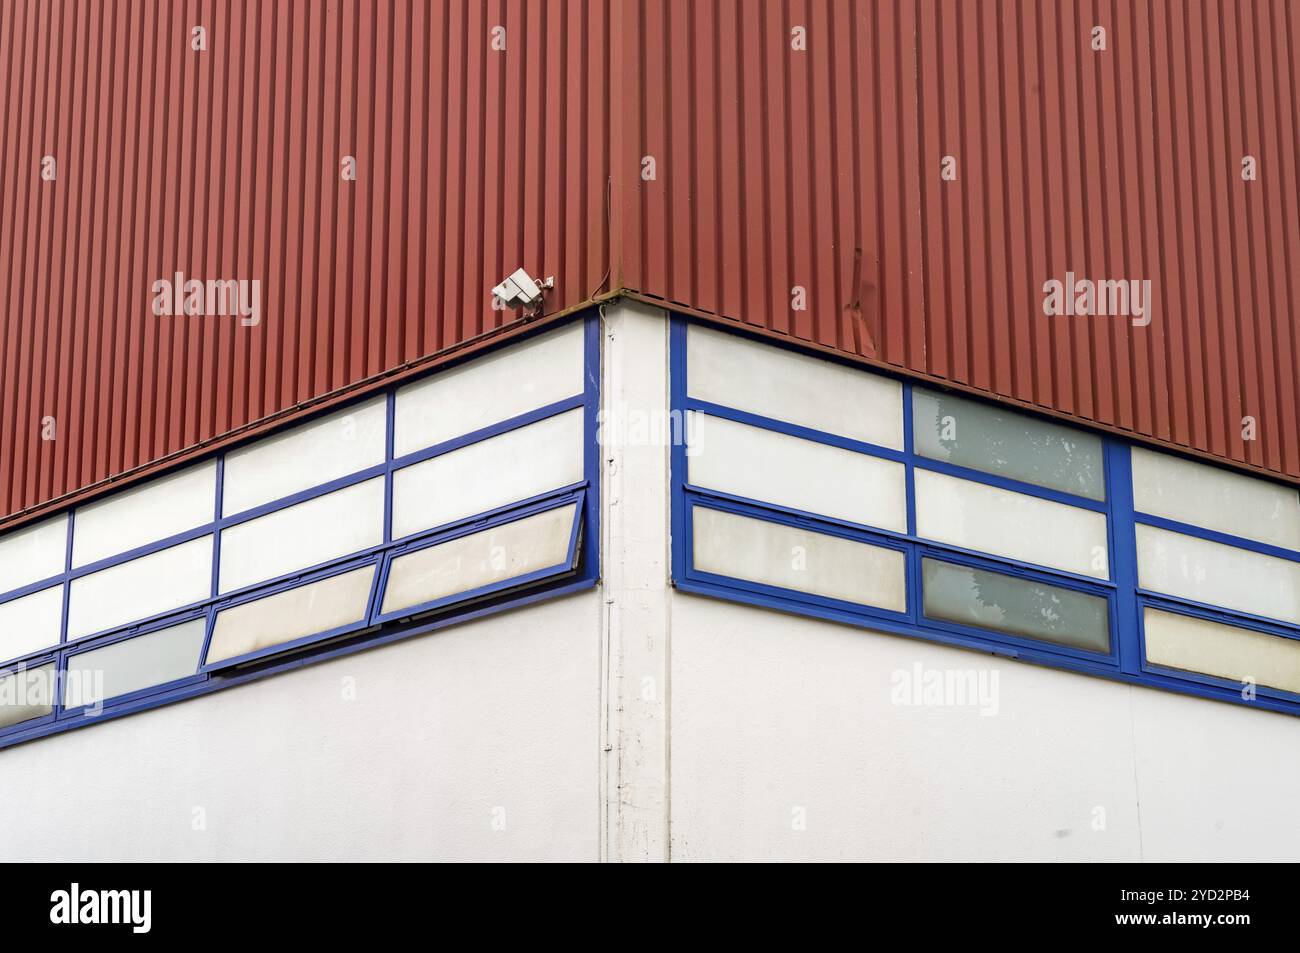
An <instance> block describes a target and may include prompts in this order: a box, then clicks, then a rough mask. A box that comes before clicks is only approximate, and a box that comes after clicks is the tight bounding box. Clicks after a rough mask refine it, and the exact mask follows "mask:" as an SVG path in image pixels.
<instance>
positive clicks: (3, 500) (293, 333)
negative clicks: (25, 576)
mask: <svg viewBox="0 0 1300 953" xmlns="http://www.w3.org/2000/svg"><path fill="white" fill-rule="evenodd" d="M609 22H610V18H609V11H608V8H607V6H606V5H605V4H603V3H601V2H597V0H550V2H545V3H538V2H525V0H510V2H488V3H479V2H470V0H456V2H444V0H440V2H437V3H427V2H424V0H396V2H383V3H374V4H370V3H362V2H356V0H344V2H330V3H325V2H317V0H277V2H274V3H256V2H244V0H203V2H196V0H186V2H179V0H175V2H174V0H142V2H130V3H128V2H102V3H85V2H82V0H66V2H37V0H6V2H4V3H0V342H2V347H3V353H2V354H0V373H2V374H3V377H2V379H0V473H2V474H3V475H4V483H3V494H2V495H0V512H2V513H11V512H14V511H16V510H19V509H21V508H23V507H30V506H32V505H34V504H37V503H39V502H41V501H45V500H49V499H51V498H53V497H57V496H59V495H61V494H64V493H66V492H68V491H70V490H75V489H77V488H79V487H84V486H86V485H88V484H91V483H94V482H95V481H99V480H103V479H104V478H106V477H109V476H112V475H115V474H120V473H123V472H124V471H128V470H131V469H132V468H133V467H137V466H139V465H141V464H145V463H148V462H149V461H153V460H156V459H158V458H160V457H164V456H166V455H168V454H173V453H177V452H178V451H182V450H185V449H186V448H190V447H193V446H195V445H196V444H199V443H200V442H202V441H205V440H208V439H210V438H213V437H216V436H218V435H221V434H224V433H226V432H228V431H230V430H232V429H234V428H237V427H239V426H241V425H244V424H247V423H248V422H250V421H255V420H258V419H260V418H264V417H266V416H267V415H269V414H273V413H275V412H277V411H280V410H283V409H284V408H289V407H293V406H294V405H296V404H299V403H300V402H303V401H306V400H309V399H311V398H314V397H317V396H319V395H321V394H325V393H328V392H331V391H334V390H335V389H337V388H340V387H344V386H346V385H349V384H352V383H354V382H357V381H360V380H362V379H364V378H367V377H369V376H371V375H375V374H378V373H380V372H382V371H385V370H388V369H390V368H393V367H395V366H397V365H400V364H401V363H403V362H405V361H411V360H414V359H417V358H420V357H422V356H424V355H428V354H432V353H435V352H438V351H441V350H444V349H446V348H448V347H450V346H453V345H456V344H458V343H460V342H464V341H466V340H469V339H472V338H475V337H476V336H478V335H481V334H483V333H485V332H489V331H491V330H492V329H494V328H496V327H498V326H500V325H501V324H502V323H504V322H506V321H514V320H516V319H517V312H499V311H494V310H492V308H491V306H490V292H489V289H490V288H491V287H492V285H494V284H495V283H496V282H497V281H499V280H500V279H501V278H502V277H503V276H504V275H505V274H506V273H507V272H508V271H510V270H513V269H514V268H516V267H518V266H519V265H521V264H522V265H525V266H527V267H529V268H531V269H534V270H536V271H540V270H542V269H545V270H546V271H547V272H548V273H553V274H554V275H555V277H556V291H555V293H554V296H553V300H552V301H551V302H550V306H549V308H548V310H552V311H554V310H559V309H562V308H565V307H569V306H572V305H576V304H578V303H580V302H582V301H584V300H587V299H588V298H590V296H591V295H592V294H593V292H595V291H596V290H597V288H598V287H599V286H600V285H601V283H602V281H603V280H605V279H606V278H607V272H608V268H609V259H608V208H607V205H608V199H607V186H606V183H607V179H608V174H609V169H608V156H609V145H608V144H609V119H608V117H609V114H610V90H609V84H608V83H607V82H606V81H605V77H606V76H607V73H608V53H607V51H608V49H609V42H610V41H609ZM195 26H202V27H204V28H205V29H206V31H207V36H206V47H207V49H206V50H205V51H196V50H194V49H193V48H192V39H193V34H192V30H193V28H194V27H195ZM497 26H502V27H504V28H505V34H504V44H505V50H504V51H501V50H497V49H494V48H493V41H494V40H497V39H498V36H499V34H494V33H493V28H494V27H497ZM497 45H500V43H499V42H498V44H497ZM46 155H49V156H53V157H54V160H55V165H54V179H53V180H52V181H47V180H44V179H42V177H41V171H42V157H43V156H46ZM344 155H352V156H355V157H356V160H357V178H356V180H355V181H343V180H342V178H341V171H342V167H341V157H342V156H344ZM177 271H180V272H182V273H183V274H184V275H186V276H187V277H191V276H193V277H199V278H201V279H207V278H245V279H258V280H260V281H261V289H262V290H261V293H262V302H261V311H262V315H263V318H262V321H261V323H260V324H259V325H258V326H256V327H242V326H240V324H239V323H238V321H237V320H235V319H232V318H229V317H188V318H167V317H163V318H157V317H155V316H154V315H153V314H152V313H151V310H150V306H151V301H152V299H153V294H152V292H151V290H150V288H151V283H152V282H153V281H154V280H155V279H158V278H163V277H170V276H171V275H173V274H174V273H175V272H177ZM47 418H53V420H52V423H51V422H50V421H48V420H47ZM42 421H46V423H45V424H44V425H43V423H42ZM51 426H52V427H53V428H54V429H53V435H54V437H55V439H53V440H45V439H42V437H43V436H49V435H50V431H49V427H51ZM43 429H44V431H45V432H44V434H43V433H42V431H43Z"/></svg>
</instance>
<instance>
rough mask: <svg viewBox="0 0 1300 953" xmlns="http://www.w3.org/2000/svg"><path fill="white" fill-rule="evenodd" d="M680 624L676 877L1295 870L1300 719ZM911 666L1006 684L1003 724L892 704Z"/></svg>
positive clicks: (936, 655)
mask: <svg viewBox="0 0 1300 953" xmlns="http://www.w3.org/2000/svg"><path fill="white" fill-rule="evenodd" d="M671 624H672V633H673V638H672V694H671V698H672V711H671V724H672V760H671V791H672V797H671V801H672V856H673V859H674V860H687V861H705V860H709V861H718V860H751V861H757V860H899V861H926V860H934V861H955V860H1001V861H1029V860H1036V861H1051V860H1072V861H1093V860H1096V861H1138V860H1148V861H1206V860H1236V861H1247V860H1295V859H1297V858H1300V823H1297V822H1296V817H1297V816H1300V759H1296V758H1294V757H1292V754H1291V753H1292V752H1294V751H1295V750H1296V748H1297V745H1300V719H1296V718H1293V717H1291V716H1287V715H1280V714H1274V713H1270V712H1265V711H1258V710H1257V711H1251V710H1249V709H1245V708H1242V707H1239V706H1236V705H1229V704H1225V703H1219V702H1212V701H1207V700H1205V699H1200V698H1192V697H1186V696H1182V695H1176V694H1172V693H1168V692H1162V691H1157V690H1155V689H1150V688H1139V687H1130V686H1127V685H1121V684H1118V683H1115V682H1110V681H1106V680H1103V679H1098V678H1090V677H1086V676H1082V675H1076V674H1072V673H1068V672H1062V671H1057V670H1054V669H1049V668H1042V667H1038V666H1034V665H1028V664H1025V663H1021V662H1013V661H1006V660H1001V659H998V658H996V657H994V656H991V655H987V654H983V653H979V652H973V651H967V650H961V649H952V648H948V647H945V646H939V645H934V644H930V643H926V642H921V641H918V640H914V639H906V638H902V637H897V636H891V635H884V634H879V633H875V632H868V631H864V630H861V629H856V628H852V627H849V626H843V625H837V624H834V623H830V622H822V621H819V620H814V619H805V618H800V617H797V616H793V615H787V614H784V613H778V612H774V611H770V610H766V609H758V608H751V607H748V606H741V605H736V604H731V603H725V602H720V601H717V600H713V599H708V598H703V597H698V596H691V595H687V594H682V593H676V594H675V595H674V597H673V600H672V621H671ZM918 662H919V663H920V664H921V665H922V666H923V670H924V671H932V670H944V669H949V668H951V669H961V670H977V671H978V670H981V669H982V670H986V671H990V672H991V671H994V670H996V671H997V673H998V679H997V692H996V696H995V697H996V701H997V706H996V711H995V713H992V714H989V715H981V714H980V707H979V706H978V705H972V706H970V707H944V706H933V705H930V706H911V705H901V704H895V702H894V694H895V693H894V687H895V684H894V682H893V681H892V680H891V679H892V676H893V673H894V672H895V671H900V670H902V671H907V672H909V673H910V672H914V671H915V669H914V666H915V665H916V664H917V663H918ZM986 684H989V685H991V684H992V683H991V682H986ZM990 710H991V711H992V709H990ZM1098 809H1100V811H1101V812H1104V816H1103V814H1101V813H1099V812H1098ZM1098 818H1103V819H1104V827H1103V828H1102V829H1094V823H1095V821H1096V820H1097V819H1098ZM800 827H802V829H799V828H800Z"/></svg>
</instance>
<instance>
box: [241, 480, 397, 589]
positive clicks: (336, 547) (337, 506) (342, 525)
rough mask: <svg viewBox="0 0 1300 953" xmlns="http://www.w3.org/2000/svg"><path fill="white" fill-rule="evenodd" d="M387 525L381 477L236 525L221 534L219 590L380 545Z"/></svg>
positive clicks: (281, 574)
mask: <svg viewBox="0 0 1300 953" xmlns="http://www.w3.org/2000/svg"><path fill="white" fill-rule="evenodd" d="M383 526H384V478H383V477H375V478H374V479H373V480H367V481H366V482H364V483H357V484H355V485H353V486H348V487H344V488H343V489H341V490H335V491H334V492H333V493H327V494H325V495H324V496H318V497H316V498H315V499H313V500H306V501H304V502H302V503H295V504H294V505H293V506H289V507H286V508H285V509H282V510H276V511H275V512H274V513H268V514H267V515H266V516H259V517H258V518H257V519H253V520H249V521H248V522H247V523H240V524H239V525H237V526H232V527H230V528H229V529H227V530H225V531H223V532H222V534H221V591H222V592H231V591H232V590H235V589H242V588H243V587H244V586H251V585H253V584H254V583H258V582H263V581H265V580H267V579H274V578H275V577H276V576H283V575H284V574H286V573H291V572H294V571H295V570H298V569H306V568H308V567H310V566H316V565H319V564H321V563H326V562H329V561H330V560H331V559H337V558H339V557H340V556H347V555H349V554H350V553H356V552H360V551H361V550H363V549H369V548H370V547H371V546H378V545H379V544H380V543H382V542H383V541H384V529H383Z"/></svg>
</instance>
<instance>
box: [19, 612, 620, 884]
mask: <svg viewBox="0 0 1300 953" xmlns="http://www.w3.org/2000/svg"><path fill="white" fill-rule="evenodd" d="M599 647H600V602H599V596H598V594H597V593H596V592H594V591H589V592H584V593H578V594H575V595H570V596H566V597H563V598H561V599H558V600H556V601H552V602H544V603H539V604H536V605H532V606H528V607H525V608H522V609H519V610H515V611H512V612H507V613H503V614H501V615H497V616H493V617H489V618H485V619H481V620H478V621H474V622H470V623H466V624H464V625H460V626H455V627H451V628H448V629H445V630H443V631H441V632H437V633H433V634H430V635H425V636H417V637H414V638H412V639H408V640H406V641H403V642H398V643H395V644H392V645H388V646H383V647H380V648H376V649H373V650H370V651H367V652H361V653H358V654H355V655H352V656H348V657H346V658H341V659H336V660H334V661H330V662H326V663H322V664H319V665H313V666H309V667H307V668H303V669H300V670H298V671H295V672H291V673H288V674H284V675H277V676H275V677H273V678H268V679H262V680H259V681H255V682H251V683H249V684H246V685H243V686H240V687H238V688H233V689H230V690H227V691H222V692H216V693H214V694H212V695H207V696H204V697H201V698H196V699H191V700H189V701H185V702H181V703H178V704H174V705H168V706H165V707H163V708H158V709H154V710H152V711H148V712H143V713H141V714H138V715H132V716H130V717H127V718H120V719H117V720H115V721H111V722H106V723H105V724H103V725H98V726H94V727H90V728H86V729H84V730H81V731H74V732H70V733H66V734H62V735H57V736H53V737H49V738H44V739H41V740H39V741H36V742H33V743H31V744H26V745H20V746H18V747H14V748H9V749H6V750H3V751H0V791H3V792H4V795H3V796H2V797H0V860H4V861H7V862H8V861H26V860H40V861H107V860H313V861H342V860H375V861H381V860H503V859H512V860H595V859H596V858H597V856H598V852H599V834H600V829H599V827H600V823H599V822H600V811H599V798H598V787H597V781H598V768H599V746H598V745H599V702H600V696H599V672H600V661H599ZM345 679H352V680H354V682H353V684H354V685H355V695H356V697H355V700H354V701H348V700H345V699H344V688H345V681H344V680H345ZM199 811H201V812H202V813H201V817H202V820H203V822H204V826H203V827H202V828H201V829H197V830H196V829H195V819H196V817H199V816H200V815H199V814H197V813H196V812H199ZM501 818H504V829H499V830H498V829H494V820H496V821H497V827H499V826H500V820H501Z"/></svg>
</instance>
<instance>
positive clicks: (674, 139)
mask: <svg viewBox="0 0 1300 953" xmlns="http://www.w3.org/2000/svg"><path fill="white" fill-rule="evenodd" d="M628 16H635V17H636V18H637V20H638V21H639V23H638V29H637V30H635V31H625V32H622V33H620V34H619V36H620V37H621V42H622V46H621V48H620V49H619V51H618V52H619V56H620V60H621V63H622V69H621V72H620V74H619V78H620V81H621V82H622V83H623V84H625V85H626V87H627V88H626V90H625V94H624V97H623V98H624V101H625V103H626V106H627V108H628V109H629V110H630V111H631V112H630V115H628V116H626V117H624V119H623V122H624V123H625V127H624V128H625V130H626V132H625V134H626V136H627V141H626V142H625V143H624V145H623V148H622V149H620V151H619V153H618V159H617V164H616V173H615V183H616V184H615V188H616V190H618V192H619V196H618V200H617V207H618V209H619V215H620V219H619V223H618V225H617V228H618V229H619V231H620V233H621V234H620V236H619V238H618V239H617V240H618V241H620V242H621V243H622V248H623V253H622V255H621V256H620V262H619V264H620V265H621V269H622V270H621V279H622V283H623V284H624V285H625V286H627V287H628V288H630V289H634V290H635V291H638V292H640V293H643V294H645V295H647V296H650V297H653V298H656V299H662V300H664V301H666V302H671V303H676V304H679V305H682V306H685V307H689V308H692V309H693V310H696V311H699V312H703V313H705V314H712V315H716V316H719V317H723V318H729V319H735V320H738V321H740V322H743V323H745V324H747V325H751V326H753V327H756V328H760V329H764V330H768V331H772V332H777V333H780V334H784V335H789V336H791V337H794V338H798V339H801V340H805V341H809V342H812V343H815V344H819V345H822V346H826V347H830V348H834V349H837V350H840V351H844V352H847V353H850V354H854V355H859V356H862V357H866V358H870V359H874V360H879V361H882V362H885V363H888V364H892V365H895V366H898V367H900V368H907V369H910V370H914V371H918V372H921V373H923V374H927V375H932V376H933V377H935V378H938V379H942V380H945V381H950V382H953V383H957V384H960V385H963V386H968V387H971V388H975V389H978V390H981V391H985V392H988V393H991V394H996V395H1000V396H1003V397H1008V398H1012V399H1015V400H1019V401H1023V402H1026V403H1029V404H1034V405H1038V406H1041V407H1044V408H1048V409H1051V410H1054V411H1058V412H1063V413H1067V414H1071V415H1075V416H1078V417H1082V418H1086V419H1089V420H1092V421H1096V422H1098V423H1101V424H1104V425H1107V426H1110V427H1114V428H1118V429H1121V430H1125V431H1130V432H1132V433H1135V434H1139V435H1144V436H1148V437H1152V438H1155V439H1157V440H1161V441H1165V442H1168V443H1171V444H1175V445H1178V446H1181V447H1185V448H1187V449H1190V450H1194V451H1198V452H1202V453H1208V454H1212V455H1216V456H1219V457H1222V458H1225V459H1229V460H1235V461H1238V462H1241V463H1245V464H1248V465H1250V466H1253V467H1258V468H1262V469H1266V470H1269V471H1273V472H1275V473H1279V474H1283V475H1286V476H1290V477H1293V478H1300V435H1298V434H1300V432H1298V431H1297V427H1296V423H1297V421H1296V406H1297V402H1298V398H1300V390H1298V386H1300V373H1298V371H1300V366H1298V363H1297V352H1296V346H1297V345H1296V341H1295V334H1296V332H1295V324H1294V315H1295V314H1296V313H1297V312H1300V228H1298V227H1297V224H1296V223H1297V222H1298V221H1300V199H1298V197H1297V170H1296V162H1297V159H1296V152H1297V148H1300V87H1297V82H1296V81H1297V66H1296V57H1297V55H1298V51H1300V11H1297V9H1296V8H1295V6H1294V5H1293V4H1288V3H1287V2H1285V0H1271V2H1269V0H1259V2H1255V3H1251V4H1241V3H1236V2H1232V0H1219V2H1206V0H1200V2H1183V0H1165V2H1152V3H1139V4H1126V3H1113V2H1103V0H1075V2H1067V3H1062V4H1040V3H1034V2H1031V0H1001V2H994V0H982V2H978V3H969V2H963V3H959V2H953V0H916V2H901V3H853V2H850V0H782V2H774V3H765V4H761V5H755V4H750V3H745V2H743V0H722V2H720V3H718V4H716V5H714V4H701V3H691V2H688V0H640V2H637V3H635V4H634V5H633V10H632V11H631V12H629V14H628ZM1094 25H1102V26H1104V27H1105V28H1106V31H1107V50H1106V51H1105V52H1094V51H1093V50H1092V49H1091V48H1090V43H1089V41H1090V32H1091V30H1092V28H1093V26H1094ZM796 26H799V27H803V28H804V29H805V30H806V35H807V50H806V51H805V52H799V51H794V50H792V49H791V30H792V29H793V28H794V27H796ZM1247 154H1249V155H1254V156H1256V157H1257V158H1258V161H1259V169H1260V176H1259V179H1258V181H1255V182H1249V183H1247V182H1243V181H1242V179H1241V176H1240V163H1241V158H1242V157H1243V156H1244V155H1247ZM646 155H650V156H654V157H655V159H656V163H657V176H656V178H655V179H654V180H653V181H642V180H641V178H640V177H639V176H638V175H637V172H638V171H639V168H640V166H639V163H640V159H641V157H642V156H646ZM945 155H952V156H955V157H956V159H957V162H958V179H957V181H955V182H944V181H941V179H940V174H939V173H940V162H941V159H942V157H943V156H945ZM1067 270H1072V271H1074V272H1075V273H1076V274H1077V275H1079V276H1081V277H1082V276H1086V277H1089V278H1150V279H1151V280H1152V283H1153V290H1154V293H1155V302H1156V312H1155V316H1154V320H1153V321H1152V323H1151V325H1150V326H1149V327H1146V328H1133V327H1130V325H1129V324H1128V323H1127V322H1126V321H1124V320H1123V319H1119V318H1100V317H1096V318H1077V317H1072V318H1067V317H1057V318H1047V317H1045V316H1044V315H1043V314H1042V311H1041V305H1042V301H1043V294H1042V290H1041V289H1042V285H1043V282H1044V281H1046V280H1047V279H1049V278H1058V279H1063V278H1064V277H1065V273H1066V271H1067ZM794 286H802V287H803V288H805V289H807V294H808V301H809V307H808V310H807V311H796V310H792V308H791V289H792V288H793V287H794ZM1245 416H1252V417H1255V418H1256V419H1257V421H1258V427H1259V432H1258V439H1257V440H1254V441H1243V440H1242V432H1241V429H1242V425H1241V420H1242V418H1243V417H1245Z"/></svg>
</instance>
